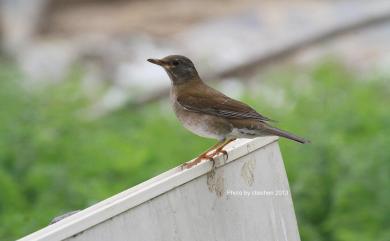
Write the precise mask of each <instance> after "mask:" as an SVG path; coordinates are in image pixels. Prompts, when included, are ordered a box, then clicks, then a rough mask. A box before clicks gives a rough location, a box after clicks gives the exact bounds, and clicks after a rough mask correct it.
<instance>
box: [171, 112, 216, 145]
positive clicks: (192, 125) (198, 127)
mask: <svg viewBox="0 0 390 241" xmlns="http://www.w3.org/2000/svg"><path fill="white" fill-rule="evenodd" d="M193 114H195V115H193ZM208 118H209V117H208V116H206V115H199V114H197V113H191V114H187V115H186V116H181V117H179V116H178V119H179V120H180V122H181V123H182V124H183V126H184V127H185V128H186V129H188V130H189V131H191V132H192V133H194V134H196V135H199V136H202V137H206V138H212V139H223V137H221V136H220V135H219V134H218V133H216V131H215V130H213V129H212V128H210V126H209V125H208V124H207V123H208V122H209V121H210V120H209V119H208Z"/></svg>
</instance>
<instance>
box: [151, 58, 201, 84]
mask: <svg viewBox="0 0 390 241" xmlns="http://www.w3.org/2000/svg"><path fill="white" fill-rule="evenodd" d="M148 61H149V62H151V63H153V64H157V65H160V66H161V67H163V68H164V69H165V71H166V72H167V73H168V75H169V78H170V79H171V80H172V83H173V84H174V85H179V84H184V83H188V82H191V81H198V80H200V78H199V75H198V72H197V71H196V68H195V66H194V64H193V63H192V61H191V60H190V59H189V58H187V57H185V56H181V55H169V56H167V57H165V58H163V59H148Z"/></svg>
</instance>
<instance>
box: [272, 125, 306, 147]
mask: <svg viewBox="0 0 390 241" xmlns="http://www.w3.org/2000/svg"><path fill="white" fill-rule="evenodd" d="M266 130H267V133H269V134H271V135H275V136H280V137H284V138H287V139H290V140H293V141H296V142H299V143H302V144H307V143H310V141H309V140H306V139H305V138H302V137H299V136H296V135H294V134H291V133H289V132H287V131H283V130H280V129H278V128H275V127H272V126H267V128H266Z"/></svg>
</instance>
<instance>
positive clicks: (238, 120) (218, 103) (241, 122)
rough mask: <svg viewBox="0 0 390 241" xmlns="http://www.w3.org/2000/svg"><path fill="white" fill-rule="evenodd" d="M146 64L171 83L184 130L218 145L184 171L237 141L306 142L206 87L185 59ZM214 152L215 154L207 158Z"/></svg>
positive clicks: (178, 58)
mask: <svg viewBox="0 0 390 241" xmlns="http://www.w3.org/2000/svg"><path fill="white" fill-rule="evenodd" d="M148 61H149V62H151V63H154V64H158V65H160V66H162V67H163V68H164V69H165V70H166V72H167V73H168V75H169V77H170V79H171V81H172V87H171V94H170V97H171V103H172V106H173V109H174V111H175V114H176V116H177V117H178V119H179V120H180V122H181V123H182V124H183V125H184V127H186V128H187V129H188V130H190V131H191V132H193V133H195V134H197V135H200V136H203V137H207V138H213V139H217V140H218V141H219V142H218V143H217V144H216V145H215V146H213V147H212V148H210V149H209V150H207V151H206V152H204V153H202V154H201V155H200V156H199V157H198V158H196V159H195V160H193V161H192V162H189V163H186V164H185V167H187V168H189V167H191V166H193V165H195V164H197V163H199V162H200V160H201V159H202V158H209V159H212V157H213V156H215V155H216V154H218V153H221V152H223V153H225V154H226V152H225V151H223V150H222V148H223V147H224V146H225V145H227V144H228V143H229V142H231V141H232V140H235V139H236V138H255V137H258V136H269V135H276V136H281V137H284V138H287V139H290V140H294V141H296V142H299V143H307V142H308V141H307V140H305V139H304V138H301V137H299V136H296V135H294V134H291V133H289V132H286V131H283V130H280V129H277V128H275V127H272V126H271V125H270V124H269V122H270V121H272V120H271V119H269V118H268V117H265V116H263V115H261V114H259V113H258V112H256V111H255V110H254V109H253V108H251V107H250V106H249V105H247V104H245V103H242V102H240V101H237V100H234V99H232V98H229V97H228V96H226V95H224V94H222V93H221V92H219V91H217V90H215V89H213V88H211V87H210V86H208V85H206V84H205V83H204V82H203V81H202V79H201V78H200V77H199V75H198V72H197V71H196V69H195V66H194V64H193V63H192V62H191V60H189V59H188V58H186V57H184V56H180V55H170V56H167V57H165V58H163V59H148ZM213 149H215V150H214V151H213V152H212V153H211V154H209V155H208V153H209V152H210V151H211V150H213Z"/></svg>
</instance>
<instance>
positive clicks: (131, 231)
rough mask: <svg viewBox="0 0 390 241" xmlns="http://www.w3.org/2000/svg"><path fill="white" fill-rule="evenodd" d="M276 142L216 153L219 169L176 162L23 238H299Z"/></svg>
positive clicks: (232, 146)
mask: <svg viewBox="0 0 390 241" xmlns="http://www.w3.org/2000/svg"><path fill="white" fill-rule="evenodd" d="M276 141H277V138H276V137H265V138H257V139H254V140H238V141H235V142H232V143H231V144H229V145H228V146H227V147H226V150H227V152H228V154H229V158H228V160H226V161H224V160H223V157H222V156H219V157H218V158H216V161H217V165H216V166H217V169H216V172H215V173H212V174H210V170H211V162H209V161H203V162H202V163H200V164H199V165H197V166H194V167H192V168H190V169H188V170H181V169H180V168H179V167H176V168H174V169H171V170H169V171H167V172H165V173H162V174H161V175H158V176H156V177H154V178H152V179H150V180H148V181H145V182H143V183H141V184H139V185H137V186H135V187H133V188H130V189H128V190H126V191H124V192H121V193H119V194H117V195H115V196H113V197H111V198H108V199H106V200H104V201H101V202H99V203H97V204H95V205H93V206H91V207H89V208H87V209H85V210H82V211H80V212H78V213H76V214H73V215H72V216H70V217H67V218H65V219H63V220H61V221H59V222H58V223H55V224H52V225H49V226H48V227H46V228H44V229H41V230H39V231H37V232H35V233H32V234H30V235H28V236H26V237H24V238H22V239H20V240H22V241H31V240H48V241H49V240H50V241H53V240H64V239H69V240H94V241H95V240H96V241H98V240H110V241H112V240H148V241H153V240H259V237H258V235H263V238H260V239H261V240H299V234H298V231H297V225H296V220H295V214H294V210H293V206H292V201H291V196H290V191H289V187H288V181H287V176H286V174H285V170H284V166H283V161H282V158H281V155H280V151H279V147H278V145H277V142H276ZM228 163H229V165H227V164H228ZM230 163H231V164H232V165H231V164H230ZM205 174H208V175H205ZM242 191H244V192H252V194H247V196H244V194H242ZM264 191H267V192H278V193H277V194H276V193H274V194H272V195H271V194H267V193H265V192H264ZM237 192H241V194H240V193H237ZM261 192H263V193H261ZM264 205H265V206H264ZM218 206H220V207H224V208H225V209H224V210H220V209H219V208H217V207H218ZM151 210H153V211H152V212H151ZM194 210H197V212H196V213H194ZM240 212H242V213H241V214H242V215H243V216H242V215H241V214H239V213H240ZM255 214H257V215H261V216H257V215H255ZM254 215H255V216H254ZM264 215H265V216H264ZM199 217H203V218H199ZM213 219H215V220H214V221H213ZM229 219H231V220H229ZM221 221H223V222H222V223H221ZM177 222H179V224H178V223H177ZM207 222H210V223H208V224H207ZM225 222H232V223H236V226H235V227H237V230H235V229H232V228H231V224H226V223H225ZM237 222H239V223H237ZM245 222H246V223H245ZM184 223H186V225H184V226H183V225H181V224H184ZM244 223H245V225H244ZM205 224H206V225H207V226H204V225H205ZM243 225H244V226H243ZM250 226H253V227H250ZM266 227H268V229H267V228H266ZM262 229H264V230H262ZM212 230H214V231H212ZM216 230H220V232H222V231H223V233H218V232H216ZM256 230H257V231H256ZM261 230H262V231H261ZM258 231H259V232H258ZM199 232H200V233H199ZM232 232H238V233H239V235H234V234H232ZM200 234H202V236H201V237H202V238H199V237H198V235H200ZM246 235H248V236H246Z"/></svg>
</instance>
